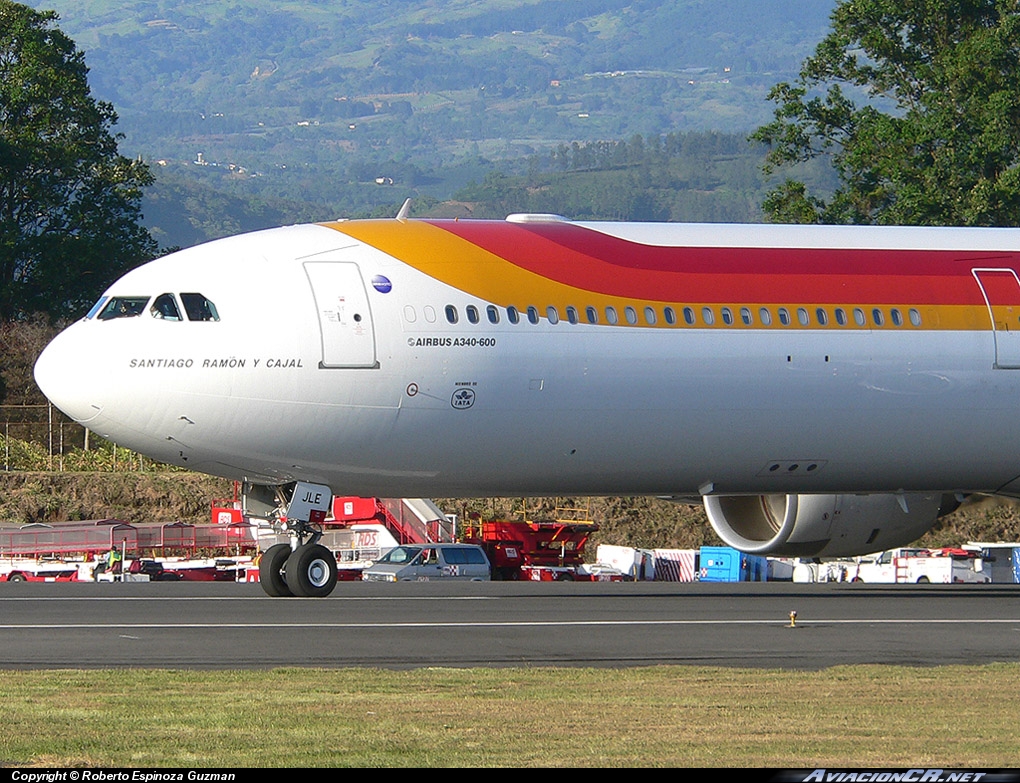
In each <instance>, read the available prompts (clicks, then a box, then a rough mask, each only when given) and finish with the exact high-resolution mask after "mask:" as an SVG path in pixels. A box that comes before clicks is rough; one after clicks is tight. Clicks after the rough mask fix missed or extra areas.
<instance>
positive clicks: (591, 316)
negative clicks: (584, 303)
mask: <svg viewBox="0 0 1020 783" xmlns="http://www.w3.org/2000/svg"><path fill="white" fill-rule="evenodd" d="M584 316H585V318H587V319H588V323H590V324H597V323H598V322H599V311H598V310H596V309H595V308H594V307H591V306H589V307H586V308H584Z"/></svg>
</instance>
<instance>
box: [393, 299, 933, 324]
mask: <svg viewBox="0 0 1020 783" xmlns="http://www.w3.org/2000/svg"><path fill="white" fill-rule="evenodd" d="M564 312H565V316H566V318H565V320H566V321H568V322H569V323H572V324H576V323H580V322H581V320H582V312H581V311H580V310H579V309H578V308H576V307H574V306H573V305H568V306H567V308H566V310H565V311H564ZM542 315H545V317H546V319H547V320H548V321H549V323H551V324H554V323H558V322H559V321H560V311H559V308H557V307H555V306H554V305H550V306H549V307H547V308H546V309H545V312H544V313H542V312H540V311H539V309H538V308H537V307H534V306H529V307H527V308H525V309H524V310H519V309H518V308H516V307H514V306H512V305H511V306H510V307H507V308H506V320H507V321H509V322H510V323H512V324H517V323H520V322H521V321H523V320H526V321H528V322H529V323H533V324H537V323H538V322H539V320H540V319H541V317H542ZM464 316H465V318H466V319H467V321H468V322H469V323H472V324H477V323H480V322H481V320H482V313H481V311H480V310H479V309H478V308H477V307H476V306H475V305H468V306H467V307H465V308H464ZM500 317H501V316H500V308H498V307H496V306H495V305H488V306H487V307H486V308H485V319H486V320H487V321H488V322H489V323H490V324H498V323H499V322H500ZM659 317H660V314H659V311H658V310H656V309H655V308H654V307H651V306H648V307H644V308H643V309H642V310H641V312H640V313H639V311H638V309H637V308H635V307H631V306H630V305H628V306H626V307H624V308H623V315H622V322H623V323H627V324H630V325H631V326H637V325H639V323H641V325H645V326H655V325H656V324H657V323H658V322H659ZM661 317H662V321H663V322H664V323H666V324H668V325H669V326H674V325H676V324H678V323H681V322H682V323H684V324H686V325H688V326H714V325H715V324H716V323H717V322H718V323H721V324H723V325H725V326H732V325H733V324H736V323H738V322H739V323H741V324H743V325H744V326H771V325H772V324H774V323H775V324H779V325H781V326H793V325H799V326H812V325H817V326H827V325H829V324H830V323H833V324H836V325H837V326H849V325H851V323H852V324H854V325H856V326H859V327H863V326H867V327H874V326H885V325H886V324H887V323H888V324H891V325H892V326H903V325H904V324H905V323H906V322H907V321H909V322H910V323H911V324H912V325H913V326H920V325H921V313H920V312H919V311H918V310H916V309H915V308H913V307H911V308H910V309H908V310H907V316H906V319H904V316H903V312H902V311H901V310H900V309H899V308H898V307H891V308H889V309H887V310H886V309H882V308H881V307H874V308H871V312H870V314H869V313H868V312H866V311H865V309H864V308H861V307H854V308H851V309H849V310H848V309H846V308H843V307H836V308H833V309H832V310H831V311H830V310H828V309H826V308H824V307H816V308H815V309H814V312H813V313H812V312H811V311H809V310H808V308H806V307H797V308H787V307H779V308H776V310H775V312H774V313H773V311H772V310H771V309H770V308H768V307H759V308H757V309H755V308H751V307H737V308H732V307H720V308H718V309H717V308H714V307H709V306H707V305H706V306H704V307H700V308H696V307H683V308H680V311H679V313H678V312H677V310H676V309H674V308H672V307H664V308H663V309H662V313H661ZM601 318H604V319H605V320H604V321H603V320H600V319H601ZM410 320H414V319H413V318H411V319H410ZM426 320H428V318H427V316H426ZM446 320H447V321H448V322H449V323H451V324H455V323H458V322H459V321H460V311H459V310H458V309H457V307H456V306H455V305H452V304H451V305H447V306H446ZM583 320H584V322H585V323H589V324H598V323H607V324H610V325H613V324H618V323H621V315H620V313H619V312H618V311H617V309H616V308H615V307H613V306H609V307H606V308H605V309H604V310H603V311H602V313H601V314H600V312H599V310H598V309H597V308H595V307H591V306H589V307H585V308H584V311H583Z"/></svg>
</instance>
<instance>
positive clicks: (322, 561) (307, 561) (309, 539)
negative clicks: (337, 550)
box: [259, 483, 336, 598]
mask: <svg viewBox="0 0 1020 783" xmlns="http://www.w3.org/2000/svg"><path fill="white" fill-rule="evenodd" d="M330 500H332V494H331V493H330V490H329V487H325V486H322V485H316V484H304V483H298V485H297V486H296V487H295V489H294V493H293V495H292V500H291V502H290V506H289V507H288V509H287V523H286V530H287V532H288V533H290V538H291V542H290V543H289V544H274V545H273V546H271V547H269V549H267V550H266V551H265V552H264V553H263V555H262V561H261V562H260V564H259V582H260V584H261V585H262V589H263V590H264V591H265V593H266V595H270V596H273V597H274V598H277V597H282V596H297V597H299V598H325V597H326V596H327V595H329V594H330V593H332V592H333V588H335V587H336V558H335V557H334V556H333V553H332V552H330V551H329V549H327V548H326V547H324V546H322V545H321V544H319V543H318V541H319V539H320V538H321V536H322V532H321V530H318V529H316V527H317V526H318V524H319V523H321V522H322V520H323V519H324V518H325V515H326V510H327V509H328V508H329V502H330Z"/></svg>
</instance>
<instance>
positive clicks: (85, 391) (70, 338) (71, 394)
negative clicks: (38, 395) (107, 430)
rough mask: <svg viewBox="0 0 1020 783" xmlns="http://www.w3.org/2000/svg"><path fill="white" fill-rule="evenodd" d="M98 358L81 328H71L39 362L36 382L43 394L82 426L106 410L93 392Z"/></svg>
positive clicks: (52, 343)
mask: <svg viewBox="0 0 1020 783" xmlns="http://www.w3.org/2000/svg"><path fill="white" fill-rule="evenodd" d="M94 358H95V357H92V356H91V354H90V352H89V351H88V350H87V345H85V344H83V343H82V340H81V336H80V334H79V333H78V330H77V327H76V326H71V327H69V328H67V329H65V330H64V331H63V332H61V333H60V334H58V335H57V336H56V337H55V338H53V340H52V341H51V342H50V344H49V345H47V346H46V348H44V349H43V352H42V353H41V354H39V358H38V359H36V362H35V382H36V384H37V385H38V386H39V388H40V389H41V390H42V393H43V394H45V395H46V398H47V399H48V400H49V401H50V402H52V403H53V404H54V405H56V406H57V407H58V408H60V410H62V411H63V412H64V413H66V414H67V415H68V416H70V417H71V418H72V419H74V420H75V421H78V422H80V423H82V424H85V423H87V422H89V421H91V420H92V419H94V418H95V417H96V416H98V415H99V414H100V413H102V410H103V408H102V405H101V404H100V402H99V400H98V398H97V397H96V395H94V394H91V393H90V390H91V389H93V387H94V384H93V381H94V380H95V363H94V361H93V360H94Z"/></svg>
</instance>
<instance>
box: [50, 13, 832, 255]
mask: <svg viewBox="0 0 1020 783" xmlns="http://www.w3.org/2000/svg"><path fill="white" fill-rule="evenodd" d="M31 4H32V5H33V6H35V7H40V8H41V7H46V8H53V9H54V10H56V11H57V12H58V13H59V14H60V15H61V22H60V24H61V27H62V29H64V30H65V31H66V32H67V33H68V34H69V35H71V36H72V37H73V38H74V39H75V40H76V42H77V43H78V44H79V46H81V47H82V48H83V49H84V50H85V52H86V61H87V63H88V65H89V67H90V68H91V73H90V82H91V84H92V88H93V90H94V92H95V93H96V95H97V96H98V97H99V98H101V99H103V100H108V101H110V102H112V103H113V104H114V106H115V107H116V109H117V111H118V113H119V115H120V124H119V126H118V129H119V130H120V131H122V132H123V133H124V134H125V136H126V138H125V139H124V141H123V143H122V145H121V148H122V150H123V152H124V153H125V154H127V155H131V156H134V155H137V154H141V155H143V156H144V157H145V159H146V160H148V161H150V162H151V163H153V164H154V166H153V168H154V171H155V173H156V175H157V182H158V186H157V189H156V191H155V192H156V195H155V196H154V198H153V202H152V203H150V205H148V206H147V211H148V212H149V214H150V218H149V220H148V222H149V225H155V226H157V227H158V228H159V230H160V231H159V232H157V233H159V234H160V240H161V241H162V242H163V243H164V245H166V244H190V243H191V242H192V241H193V240H197V239H200V238H206V237H208V236H210V235H219V234H222V233H230V232H232V231H233V230H235V229H236V228H242V229H243V228H249V227H254V226H257V225H268V224H270V222H272V221H275V220H276V219H277V218H278V217H284V218H286V219H308V218H314V219H326V218H331V217H336V216H338V215H349V214H356V213H359V212H365V211H371V210H373V209H375V208H377V207H380V206H389V205H391V204H394V203H396V204H399V203H400V202H401V201H402V200H403V198H404V197H406V196H407V195H414V196H418V197H422V196H427V197H430V198H436V199H440V200H441V199H445V198H448V197H450V196H451V195H452V194H453V193H455V192H456V191H457V190H458V189H459V188H462V187H464V186H465V185H467V184H468V183H470V182H472V181H481V180H482V179H483V178H484V177H485V175H486V174H487V173H488V172H490V171H494V170H498V171H503V172H505V173H511V174H514V173H523V172H520V171H514V170H513V165H514V162H516V161H520V160H524V159H527V158H530V157H534V156H542V155H547V154H548V153H549V152H550V151H551V150H553V149H555V148H556V147H558V146H559V145H563V144H565V145H571V144H573V143H575V142H577V143H579V144H584V143H586V142H589V143H590V142H599V141H617V140H623V139H627V140H629V139H632V138H633V137H634V136H635V135H638V134H640V135H641V136H643V137H644V138H646V139H651V138H658V137H661V136H665V135H667V134H671V133H674V134H685V133H689V132H695V131H697V132H706V131H713V132H727V133H732V134H735V135H736V136H741V137H742V136H745V135H746V134H747V133H748V132H749V131H751V130H752V129H753V128H755V127H756V126H757V125H759V124H760V123H761V122H763V121H764V120H766V119H767V118H768V116H769V115H770V112H771V108H770V105H769V104H768V103H767V101H766V100H765V94H766V92H767V90H768V89H769V87H771V86H772V85H773V84H774V83H776V82H777V81H779V80H781V79H786V78H791V77H792V76H793V74H795V72H796V71H797V69H798V68H799V64H800V62H801V61H802V59H803V58H804V56H805V55H806V54H807V53H808V52H809V51H810V50H811V48H812V47H813V46H814V45H815V44H816V43H817V42H818V40H820V39H821V37H822V36H823V34H824V32H825V29H826V27H827V24H828V15H829V12H830V11H831V9H832V6H833V0H758V1H757V2H755V1H753V0H715V2H707V1H706V0H531V1H530V2H528V1H526V0H525V1H521V0H472V2H467V1H466V0H432V1H431V2H424V3H404V2H396V1H395V0H393V1H387V0H373V1H371V2H369V1H368V0H348V1H347V2H344V3H335V2H327V1H326V0H318V1H316V0H310V1H309V2H305V3H301V4H285V5H280V4H277V3H269V2H266V0H248V1H247V2H245V3H238V2H233V0H221V1H219V2H208V3H202V4H199V5H196V4H187V3H183V2H180V0H128V1H127V2H117V3H114V2H112V0H74V1H73V2H72V0H31ZM213 193H224V194H225V196H223V197H219V196H214V195H212V194H213ZM223 199H227V200H230V199H237V200H238V201H236V202H235V203H233V204H232V205H230V204H224V203H221V201H222V200H223ZM173 200H178V201H179V202H180V201H188V200H190V202H191V205H192V207H194V210H188V211H187V214H182V213H181V211H180V204H178V205H176V207H175V206H174V205H171V204H169V203H168V202H169V201H173ZM218 205H219V206H232V209H231V212H232V214H234V218H232V219H225V220H223V221H222V225H219V226H209V225H207V226H204V227H202V226H199V227H196V225H195V224H196V223H197V224H201V223H202V222H203V221H205V222H209V221H212V222H213V223H215V222H217V220H218V219H217V217H216V210H215V207H216V206H218ZM175 208H176V210H177V214H176V215H173V214H170V213H172V212H173V211H174V209H175ZM614 210H616V208H615V207H614ZM559 211H564V212H569V211H570V210H568V209H562V210H559ZM616 211H618V210H616ZM155 214H158V215H159V219H160V221H164V222H154V221H153V219H152V217H151V215H155ZM203 215H208V216H209V217H203ZM181 221H184V222H186V223H188V224H189V225H188V227H187V228H186V229H185V230H184V231H183V232H181V233H178V232H177V230H176V229H175V228H174V226H175V225H177V226H178V227H182V228H184V223H182V222H181Z"/></svg>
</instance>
